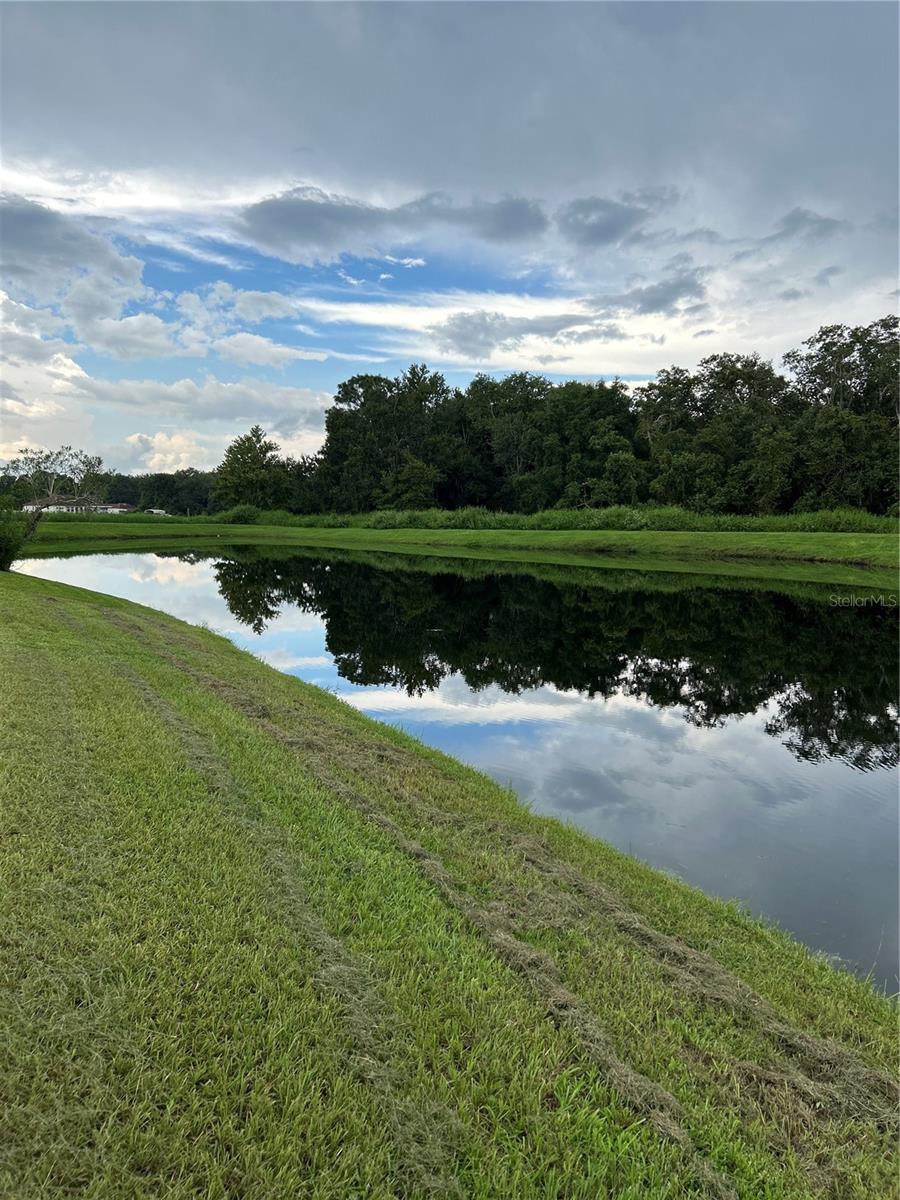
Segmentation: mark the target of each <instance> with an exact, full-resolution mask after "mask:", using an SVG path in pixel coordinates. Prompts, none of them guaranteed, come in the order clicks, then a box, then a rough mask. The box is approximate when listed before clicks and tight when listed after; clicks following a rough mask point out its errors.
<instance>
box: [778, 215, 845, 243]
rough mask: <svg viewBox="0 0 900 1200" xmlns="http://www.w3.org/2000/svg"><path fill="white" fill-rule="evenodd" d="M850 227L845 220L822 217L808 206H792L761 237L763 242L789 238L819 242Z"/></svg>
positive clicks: (780, 240)
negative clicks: (773, 227) (775, 227)
mask: <svg viewBox="0 0 900 1200" xmlns="http://www.w3.org/2000/svg"><path fill="white" fill-rule="evenodd" d="M849 228H850V224H849V222H847V221H840V220H837V219H836V218H835V217H823V216H822V214H821V213H817V212H813V211H812V209H809V208H792V209H791V211H790V212H789V213H787V215H786V216H784V217H782V218H781V220H780V221H779V222H778V227H777V229H776V230H775V232H774V233H771V234H769V236H768V237H766V238H763V239H762V240H763V242H782V241H786V240H789V239H794V238H797V239H800V240H802V241H805V242H820V241H823V240H825V239H826V238H832V237H834V236H835V235H836V234H838V233H844V232H846V231H847V230H848V229H849Z"/></svg>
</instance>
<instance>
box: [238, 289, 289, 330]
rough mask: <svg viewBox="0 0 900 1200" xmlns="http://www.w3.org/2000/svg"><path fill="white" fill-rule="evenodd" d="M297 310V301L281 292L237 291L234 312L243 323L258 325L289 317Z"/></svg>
mask: <svg viewBox="0 0 900 1200" xmlns="http://www.w3.org/2000/svg"><path fill="white" fill-rule="evenodd" d="M296 310H297V305H296V303H295V301H293V300H291V298H290V297H289V296H284V295H282V294H281V292H254V291H246V292H243V291H236V292H235V293H234V312H235V315H236V316H237V317H239V318H240V319H241V320H242V321H246V322H247V323H248V324H250V325H258V324H259V323H260V322H261V321H265V320H268V319H269V318H270V317H289V316H291V315H292V314H293V313H295V312H296Z"/></svg>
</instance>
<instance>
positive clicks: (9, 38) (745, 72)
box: [2, 3, 897, 232]
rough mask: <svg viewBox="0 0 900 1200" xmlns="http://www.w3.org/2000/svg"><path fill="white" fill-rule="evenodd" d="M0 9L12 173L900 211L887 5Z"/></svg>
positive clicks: (715, 221) (742, 215) (729, 210)
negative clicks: (701, 191)
mask: <svg viewBox="0 0 900 1200" xmlns="http://www.w3.org/2000/svg"><path fill="white" fill-rule="evenodd" d="M4 10H5V11H4V40H3V50H2V52H3V63H2V66H3V96H2V99H3V126H4V128H3V134H4V140H5V142H6V149H7V153H10V154H13V155H17V156H18V155H21V156H23V157H27V158H31V159H34V157H35V156H36V155H40V156H41V157H42V158H45V159H47V160H58V161H60V162H63V163H66V164H68V165H71V166H75V167H83V168H87V169H94V168H98V167H99V168H103V169H109V170H135V169H150V170H160V169H167V170H171V171H182V172H186V173H188V174H191V175H195V176H204V175H211V176H215V177H217V178H218V179H220V180H229V179H234V178H235V177H236V176H241V177H243V178H250V177H254V178H259V177H267V178H270V179H274V178H278V177H288V178H293V179H298V178H299V179H306V180H323V179H325V180H329V181H332V186H335V187H337V188H339V189H340V190H342V191H346V192H348V193H349V194H352V195H361V194H365V193H366V190H367V188H369V186H370V185H372V184H375V185H376V186H377V184H378V183H385V184H390V185H392V186H394V187H397V188H401V189H403V190H404V191H405V193H406V194H412V195H417V194H427V193H430V192H435V191H451V192H453V193H454V194H469V195H471V194H475V193H479V194H482V195H485V196H499V195H504V194H508V195H512V196H532V195H535V194H536V193H537V194H538V195H539V197H540V199H542V200H543V201H544V202H546V203H552V205H553V207H554V208H555V207H559V206H563V205H565V204H567V203H569V202H570V201H571V200H572V199H573V198H574V197H577V196H588V195H594V194H600V195H601V196H607V195H613V194H617V193H618V192H619V190H620V189H621V190H623V191H627V190H629V189H631V190H632V191H635V192H637V191H638V190H639V189H642V188H654V187H655V188H658V187H660V186H662V185H666V184H672V183H677V184H681V183H682V182H685V183H688V184H689V183H690V182H691V181H693V180H696V179H704V178H706V179H712V178H715V179H717V180H728V186H727V188H725V189H724V190H726V191H727V192H728V193H729V196H728V201H727V203H726V204H723V203H719V204H717V205H716V209H717V211H716V212H714V213H710V214H709V215H708V216H707V217H706V218H705V221H706V222H707V223H709V222H710V221H711V224H712V227H713V228H715V229H723V228H724V227H725V226H724V224H723V221H722V219H720V218H724V217H726V216H729V215H731V216H732V217H734V218H735V219H736V220H737V223H738V224H739V225H743V226H745V227H746V224H747V223H748V221H749V220H750V219H752V218H753V217H754V216H756V217H757V219H758V217H759V215H760V214H762V215H763V216H764V217H765V218H766V219H767V220H769V221H774V220H775V219H777V217H778V216H779V215H781V214H784V213H785V212H789V211H791V210H792V209H793V208H795V207H797V206H800V207H802V206H804V205H806V206H808V205H809V203H810V198H812V197H820V196H829V197H831V198H833V200H834V202H835V210H836V216H840V217H845V218H846V217H849V216H850V214H851V213H852V212H853V211H854V210H855V209H858V208H863V207H864V208H865V209H866V210H867V215H871V214H873V213H874V212H877V211H884V212H893V211H895V209H896V176H897V155H896V123H897V117H896V92H897V56H896V43H897V10H896V6H894V5H890V4H870V3H834V4H816V5H809V4H738V5H724V4H693V3H683V4H678V5H677V6H673V5H672V4H669V3H663V4H655V3H647V4H641V5H634V4H632V3H624V4H614V3H609V4H594V5H586V4H521V5H505V4H466V3H459V4H453V5H440V4H423V5H408V4H390V3H385V4H377V5H372V4H361V5H358V6H355V5H350V4H338V5H321V4H303V3H297V4H267V3H258V4H243V3H234V4H220V3H210V4H205V5H161V4H143V3H134V4H127V5H126V4H122V5H107V6H104V8H103V9H98V8H95V7H94V6H92V5H90V4H80V3H71V4H40V5H38V4H7V5H5V6H4ZM63 96H64V97H66V102H65V103H60V97H63ZM370 194H371V193H370ZM740 232H746V228H744V229H742V230H740Z"/></svg>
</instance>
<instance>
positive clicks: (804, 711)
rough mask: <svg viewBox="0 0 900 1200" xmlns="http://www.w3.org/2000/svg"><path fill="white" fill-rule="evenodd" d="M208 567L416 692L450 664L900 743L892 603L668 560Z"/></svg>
mask: <svg viewBox="0 0 900 1200" xmlns="http://www.w3.org/2000/svg"><path fill="white" fill-rule="evenodd" d="M215 574H216V579H217V582H218V586H219V589H220V591H221V593H222V596H223V597H224V599H225V601H226V603H227V604H228V607H229V609H230V610H231V612H232V613H233V614H234V616H236V617H237V618H238V619H239V620H240V621H241V622H243V623H244V624H246V625H248V626H250V628H252V629H253V630H254V631H255V632H256V633H261V632H262V631H263V629H265V627H266V625H267V624H268V623H269V622H271V621H272V620H274V619H275V617H276V616H277V615H278V612H279V611H280V609H281V608H282V607H283V606H284V605H286V604H292V605H296V606H297V607H299V608H300V609H302V610H305V611H308V612H314V613H317V614H319V615H320V616H321V617H322V619H323V620H324V622H325V626H326V630H327V646H328V650H329V651H330V653H331V654H332V655H333V656H334V658H335V661H336V664H337V668H338V671H339V672H340V674H341V675H342V676H343V677H344V678H346V679H347V680H349V681H351V682H352V683H354V684H362V685H369V686H371V685H385V684H387V685H391V686H393V687H397V688H402V689H404V690H405V691H406V692H408V693H409V694H411V695H421V694H423V693H425V692H427V691H430V690H432V689H434V688H436V687H437V686H438V684H439V683H440V682H441V680H442V679H444V678H445V677H446V676H447V675H449V674H451V673H458V674H459V675H461V676H462V678H463V679H464V680H465V681H466V683H467V684H468V685H469V686H470V687H471V688H472V689H474V690H476V691H478V690H479V689H482V688H485V687H487V686H488V685H489V684H496V685H497V686H499V687H500V688H502V689H503V690H504V691H506V692H509V693H513V694H515V693H519V692H522V691H524V690H526V689H530V688H537V687H541V686H542V685H552V686H553V687H555V688H557V689H560V690H569V689H574V690H577V691H578V692H581V693H583V694H584V695H587V696H604V697H607V696H613V695H617V694H618V695H626V696H634V697H640V698H642V699H644V700H646V701H647V702H649V703H651V704H653V705H658V706H665V707H670V706H678V707H679V708H680V709H682V710H683V711H684V713H685V716H686V719H687V720H689V721H690V722H692V723H693V724H695V725H698V726H714V725H722V724H724V723H725V722H726V721H727V720H728V719H729V718H731V717H736V716H741V715H744V714H748V713H754V712H757V711H759V710H764V712H765V714H766V723H765V728H766V731H767V732H768V733H769V734H771V735H772V736H773V737H777V738H779V739H781V741H782V742H783V744H784V745H785V746H786V747H787V748H788V750H790V752H791V753H792V754H793V755H795V756H796V757H797V758H800V759H805V760H807V761H810V762H819V761H822V760H825V759H829V758H837V759H842V760H843V761H845V762H847V763H849V764H850V765H851V766H853V767H856V768H858V769H859V770H864V771H865V770H872V769H875V768H879V767H891V766H894V765H896V764H897V761H898V750H897V732H898V722H897V706H896V694H895V692H896V677H895V664H896V662H897V651H898V626H897V613H896V609H891V608H885V607H881V606H878V605H869V606H864V607H856V608H848V607H841V606H832V605H830V604H829V603H828V602H827V597H826V596H823V597H822V598H821V599H820V598H818V596H812V597H808V596H806V595H804V594H802V592H801V594H800V595H788V594H783V593H781V592H778V591H774V590H773V591H768V590H744V589H742V588H740V587H735V586H728V587H724V586H715V585H712V584H703V583H699V582H697V581H696V580H693V581H691V580H690V579H689V578H688V580H687V581H686V580H684V579H682V580H680V581H678V580H674V579H673V577H672V576H662V575H661V576H659V577H658V578H657V579H653V578H652V577H651V576H647V575H637V576H635V577H634V579H635V580H636V582H634V583H632V582H631V580H630V578H629V575H630V573H629V574H625V573H616V574H611V573H610V574H608V573H607V572H603V573H602V576H601V573H600V572H596V571H595V572H588V571H580V572H577V571H576V572H575V573H574V574H573V575H572V576H571V577H570V578H567V577H566V574H565V572H564V571H563V570H562V569H555V570H553V576H554V577H553V578H552V579H546V578H540V577H535V576H533V575H530V574H523V573H504V574H496V573H491V572H490V571H489V570H485V569H484V567H483V566H478V565H473V564H470V563H466V564H459V571H458V572H450V571H447V570H446V564H444V565H443V566H439V567H437V568H436V567H435V565H434V562H433V560H429V562H428V565H427V567H424V566H423V567H421V568H417V567H416V566H415V565H414V564H412V565H411V564H410V563H409V562H408V561H404V562H402V563H401V562H398V563H396V564H391V565H390V566H389V567H385V566H382V565H373V563H372V562H369V561H354V560H351V559H348V558H330V559H327V560H326V559H319V558H311V557H306V556H293V557H276V556H271V557H263V556H260V555H258V554H256V553H253V552H251V553H248V552H246V551H238V550H235V551H234V557H229V558H223V559H220V560H218V561H217V562H216V564H215ZM586 575H590V576H591V578H590V579H589V580H586V578H585V577H586Z"/></svg>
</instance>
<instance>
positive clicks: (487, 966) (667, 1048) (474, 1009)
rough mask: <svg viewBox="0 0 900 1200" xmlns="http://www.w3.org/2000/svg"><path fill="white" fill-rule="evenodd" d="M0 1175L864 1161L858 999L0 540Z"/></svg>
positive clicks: (482, 1189) (497, 1172) (54, 1178)
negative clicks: (9, 568) (1, 561)
mask: <svg viewBox="0 0 900 1200" xmlns="http://www.w3.org/2000/svg"><path fill="white" fill-rule="evenodd" d="M0 687H2V694H3V697H4V704H3V706H2V710H0V745H2V754H0V792H2V796H3V805H2V818H0V819H2V830H0V834H2V838H3V844H4V847H5V852H4V855H3V859H2V864H3V872H4V880H3V885H2V886H3V893H4V897H5V904H4V906H3V910H2V915H0V925H2V932H0V958H2V962H0V969H2V972H3V976H4V979H5V987H4V990H3V997H4V1000H3V1003H4V1014H3V1016H4V1027H5V1030H6V1038H5V1040H4V1043H3V1048H2V1050H0V1090H2V1093H3V1094H2V1102H3V1106H4V1113H5V1121H4V1123H5V1130H4V1138H3V1140H2V1143H0V1194H2V1195H4V1196H6V1195H8V1196H15V1197H16V1198H17V1200H27V1198H30V1197H41V1198H43V1197H62V1196H72V1195H79V1196H86V1197H95V1198H103V1200H105V1198H107V1197H110V1198H111V1197H122V1198H123V1200H125V1198H128V1200H130V1198H132V1197H136V1196H140V1197H157V1196H158V1197H167V1198H175V1200H179V1198H184V1200H187V1198H188V1197H196V1196H204V1197H210V1198H219V1197H221V1198H225V1197H236V1196H240V1197H242V1198H246V1200H270V1198H272V1197H288V1196H290V1197H315V1198H323V1200H324V1198H330V1197H334V1198H335V1200H345V1198H347V1197H354V1196H356V1197H361V1198H365V1200H380V1198H385V1200H386V1198H388V1197H398V1198H403V1200H406V1198H411V1197H484V1198H489V1197H507V1196H509V1197H512V1196H515V1197H517V1198H519V1197H522V1198H530V1197H534V1198H537V1197H542V1198H546V1197H563V1196H565V1197H567V1198H584V1200H597V1198H602V1197H610V1198H611V1197H615V1198H616V1200H637V1198H638V1197H640V1198H642V1200H643V1198H646V1197H653V1198H654V1200H666V1198H672V1200H675V1198H676V1197H678V1198H681V1197H692V1196H693V1197H740V1198H742V1200H743V1198H746V1200H759V1198H761V1197H763V1198H768V1200H779V1198H787V1197H791V1198H793V1197H841V1198H842V1200H844V1198H848V1200H849V1198H852V1197H858V1198H860V1200H862V1198H864V1197H865V1198H866V1200H870V1198H872V1197H882V1196H883V1197H887V1196H889V1195H893V1192H894V1183H895V1177H896V1175H895V1172H896V1161H895V1155H894V1148H895V1135H894V1131H893V1124H894V1115H895V1109H896V1088H895V1086H894V1084H893V1082H892V1078H891V1077H892V1075H893V1072H894V1060H895V1045H894V1010H893V1008H892V1006H891V1004H889V1002H888V1001H886V1000H884V999H883V998H881V997H879V996H878V995H876V994H875V992H874V991H873V990H872V989H871V988H870V986H869V985H868V984H866V983H865V982H862V981H859V980H856V979H854V978H852V977H851V976H849V975H848V974H845V973H842V972H839V971H836V970H834V969H833V968H832V967H831V966H829V965H828V964H827V963H826V962H824V961H823V960H820V959H816V958H814V957H813V956H811V955H810V954H808V953H807V952H806V951H805V950H804V949H803V948H802V947H801V946H799V945H797V944H796V943H794V942H793V941H791V940H790V939H789V938H787V937H785V936H783V935H782V934H780V933H779V932H777V931H775V930H773V929H771V928H767V927H765V926H763V925H761V924H759V923H757V922H755V921H753V920H751V919H750V918H749V917H747V916H746V915H745V914H743V913H742V912H741V911H740V910H739V909H738V908H737V907H736V906H733V905H727V904H724V903H721V902H719V901H715V900H711V899H709V898H706V897H704V896H703V895H701V894H700V893H698V892H696V891H694V890H692V889H690V888H688V887H685V886H683V885H681V884H680V883H678V882H675V881H673V880H670V879H668V878H667V877H665V876H662V875H660V874H659V873H657V872H654V871H652V870H650V869H648V868H646V867H644V866H642V865H641V864H639V863H638V862H636V861H634V860H632V859H629V858H627V857H625V856H623V855H620V854H618V853H616V852H615V851H613V850H612V849H611V848H610V847H608V846H606V845H604V844H603V843H601V842H598V841H596V840H593V839H590V838H588V837H586V836H584V835H582V834H580V833H579V832H577V831H575V830H573V829H570V828H567V827H564V826H562V825H560V824H558V823H556V822H553V821H550V820H546V819H541V818H538V817H535V816H533V815H531V814H529V813H528V812H527V811H526V810H525V809H524V808H523V807H522V806H521V805H519V804H518V803H517V802H516V801H515V798H514V797H513V796H512V795H511V794H510V793H508V792H507V791H505V790H504V789H502V788H500V787H499V786H497V785H496V784H494V783H493V782H491V781H489V780H488V779H486V778H485V777H483V776H481V775H479V774H478V773H476V772H474V771H471V770H469V769H468V768H466V767H464V766H463V765H462V764H460V763H457V762H455V761H453V760H451V759H448V758H446V757H444V756H442V755H440V754H438V753H435V752H432V751H430V750H427V749H425V748H424V747H422V746H421V745H419V744H418V743H416V742H414V741H412V740H411V739H409V738H407V737H406V736H404V735H403V734H402V733H400V732H397V731H395V730H392V729H390V728H388V727H386V726H382V725H379V724H377V723H375V722H372V721H370V720H368V719H366V718H364V717H362V716H361V715H360V714H358V713H356V712H355V711H353V710H351V709H350V708H349V707H348V706H346V705H343V704H342V703H340V702H339V701H338V700H336V699H335V698H334V697H332V696H330V695H328V694H327V693H324V692H322V691H319V690H318V689H315V688H312V687H309V686H306V685H303V684H302V683H299V682H298V681H297V680H295V679H292V678H290V677H288V676H284V675H281V674H279V673H277V672H276V671H274V670H272V669H270V668H268V667H266V666H264V665H263V664H261V663H259V662H258V661H257V660H255V659H253V658H252V657H250V656H249V655H247V654H245V653H242V652H241V651H238V650H237V649H235V648H234V647H233V646H231V645H230V644H229V643H228V642H226V641H225V640H223V639H221V638H218V637H216V636H215V635H213V634H211V633H209V632H207V631H205V630H201V629H196V628H192V627H190V626H187V625H184V624H182V623H180V622H178V621H175V620H173V619H171V618H169V617H166V616H164V615H162V614H159V613H155V612H151V611H149V610H146V609H142V608H140V607H138V606H135V605H132V604H128V603H126V602H123V601H118V600H113V599H110V598H108V597H104V596H99V595H95V594H93V593H88V592H84V591H80V590H78V589H72V588H66V587H64V586H61V585H58V584H52V583H47V582H44V581H40V580H35V579H30V578H27V577H23V576H16V575H10V574H5V575H0Z"/></svg>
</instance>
